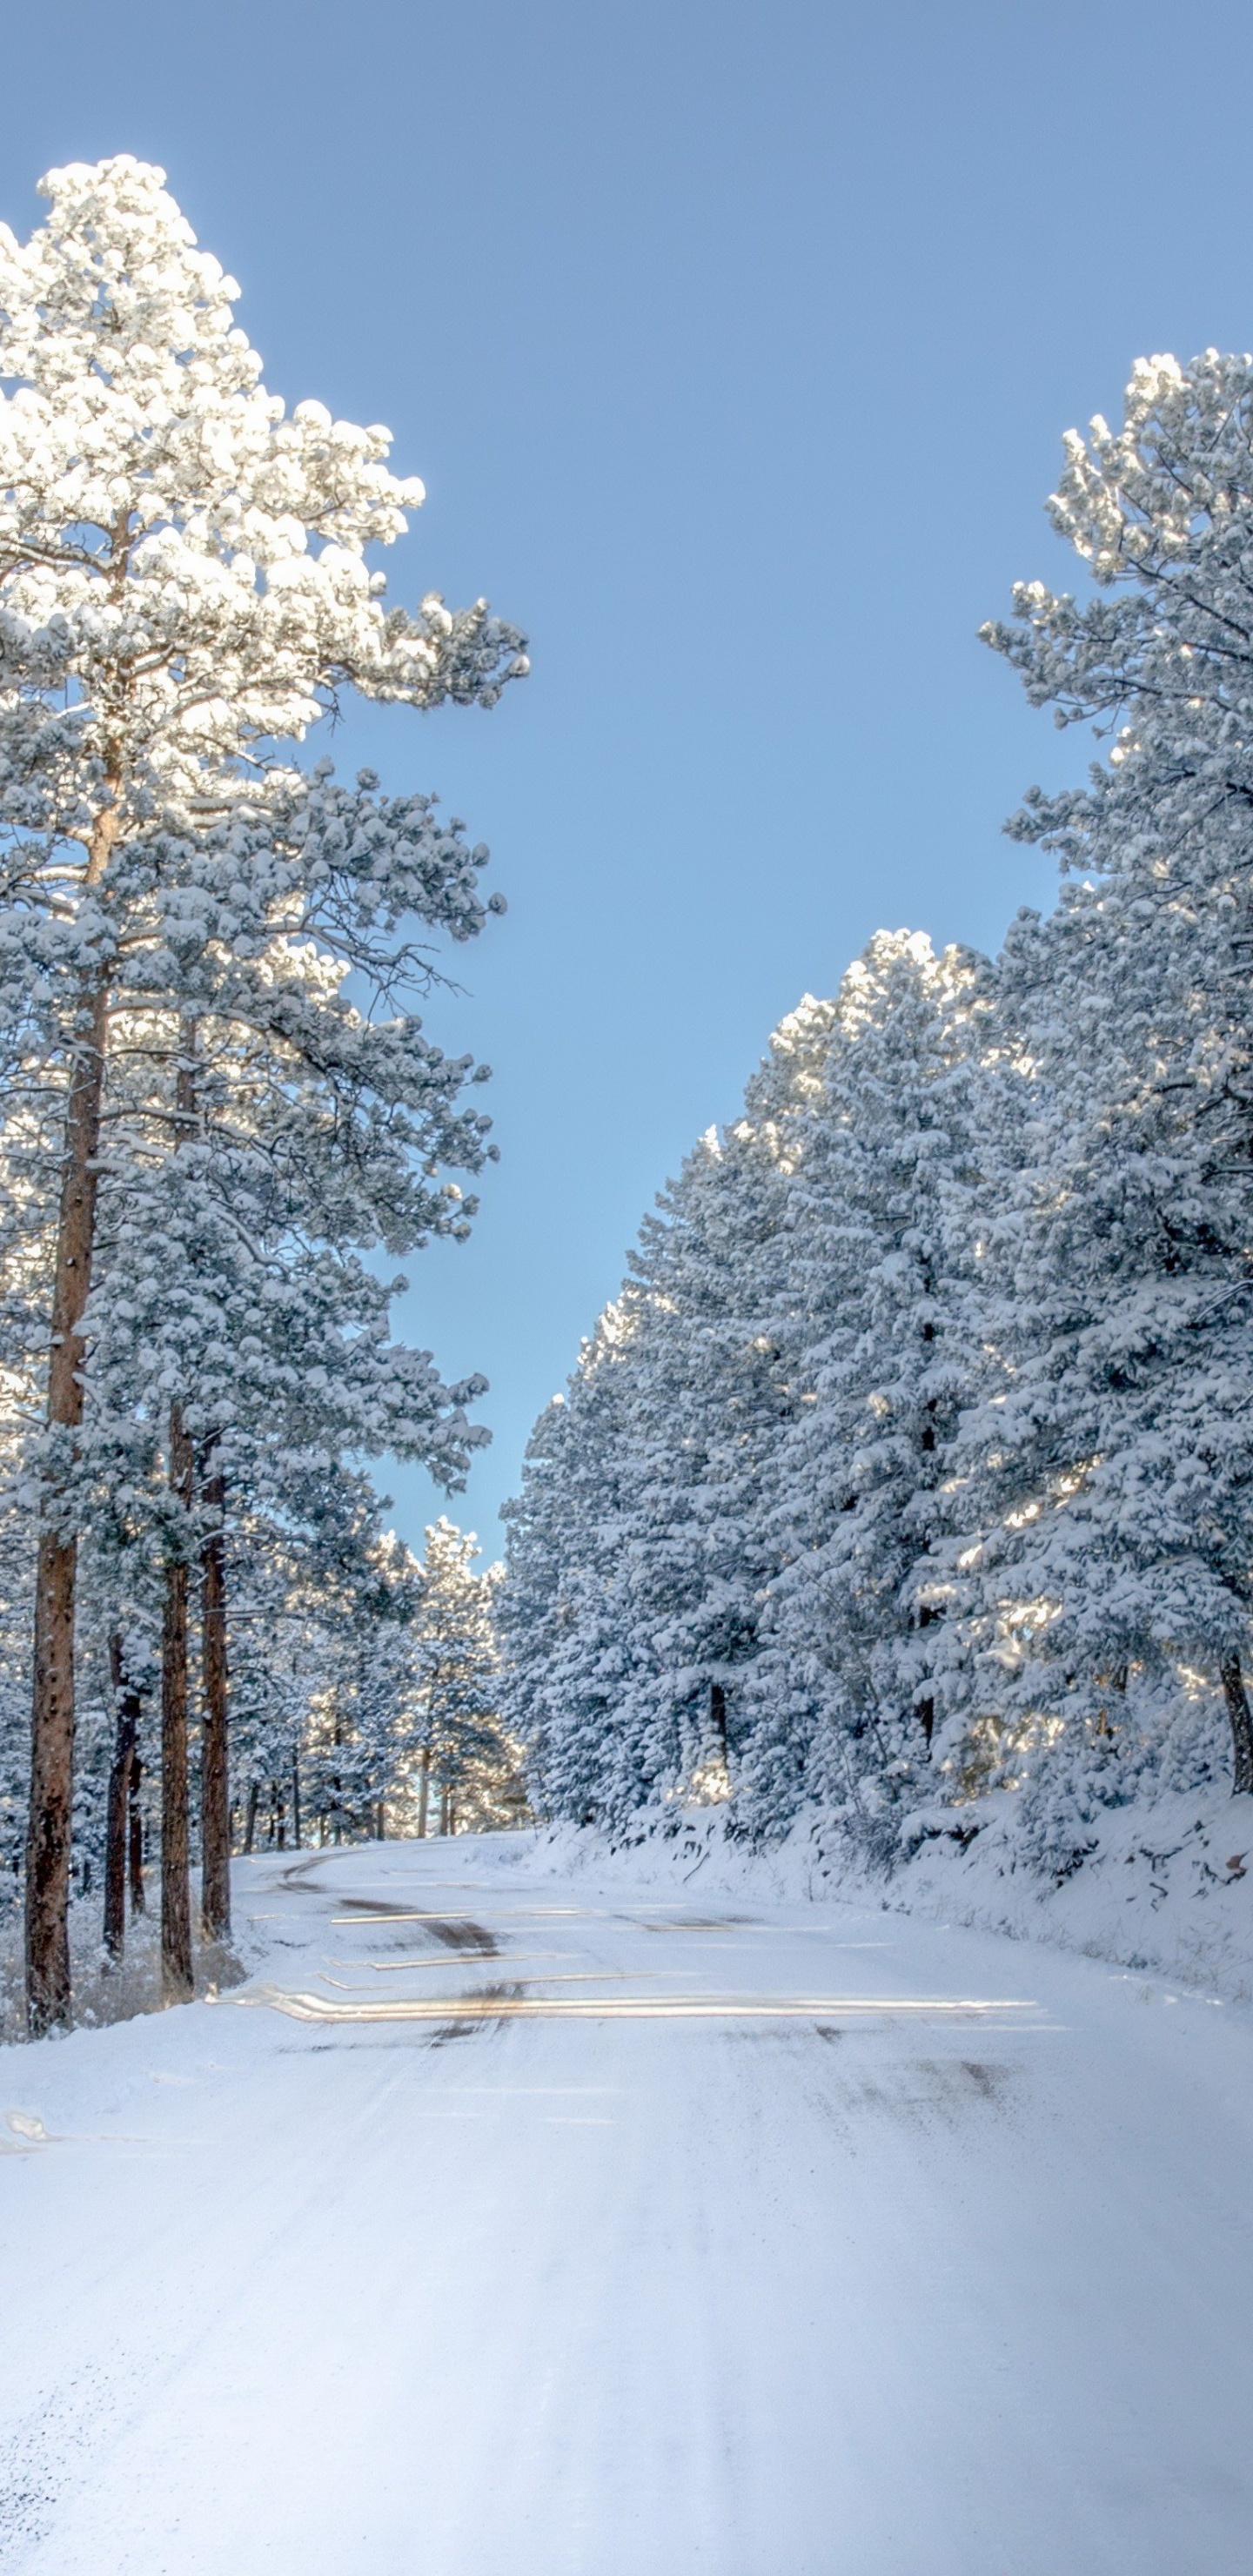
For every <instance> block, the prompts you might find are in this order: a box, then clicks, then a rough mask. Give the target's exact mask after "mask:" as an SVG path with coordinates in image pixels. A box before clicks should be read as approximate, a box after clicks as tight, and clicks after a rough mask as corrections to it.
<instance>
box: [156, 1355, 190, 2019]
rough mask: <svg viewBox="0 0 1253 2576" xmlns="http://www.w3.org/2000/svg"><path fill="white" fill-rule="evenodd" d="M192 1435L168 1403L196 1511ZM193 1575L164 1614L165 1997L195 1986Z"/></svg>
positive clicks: (172, 1563)
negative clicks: (190, 1720) (190, 1802)
mask: <svg viewBox="0 0 1253 2576" xmlns="http://www.w3.org/2000/svg"><path fill="white" fill-rule="evenodd" d="M192 1473H193V1461H192V1448H191V1437H190V1434H189V1433H188V1431H187V1428H186V1425H185V1424H184V1421H183V1412H182V1407H181V1405H179V1404H172V1405H171V1406H170V1462H169V1483H170V1491H171V1493H172V1494H174V1495H176V1496H177V1498H178V1500H179V1501H180V1502H181V1503H182V1504H183V1505H184V1506H185V1508H186V1509H187V1510H188V1511H190V1509H191V1505H192ZM187 1577H188V1566H187V1558H186V1555H185V1554H181V1555H178V1556H171V1557H170V1559H169V1561H168V1563H167V1565H166V1569H165V1608H164V1614H163V1617H162V1622H161V1987H162V1992H163V1994H164V1996H165V2000H166V2002H167V2004H178V2003H186V2002H188V2000H189V1999H190V1996H191V1993H192V1983H193V1981H192V1962H191V1886H190V1882H189V1879H188V1871H187V1861H188V1852H187V1841H188V1836H187V1588H188V1586H187Z"/></svg>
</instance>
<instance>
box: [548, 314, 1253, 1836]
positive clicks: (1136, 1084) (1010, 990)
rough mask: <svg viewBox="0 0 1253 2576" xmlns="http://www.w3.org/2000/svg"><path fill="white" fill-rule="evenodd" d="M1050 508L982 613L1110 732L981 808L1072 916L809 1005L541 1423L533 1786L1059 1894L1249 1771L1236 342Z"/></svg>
mask: <svg viewBox="0 0 1253 2576" xmlns="http://www.w3.org/2000/svg"><path fill="white" fill-rule="evenodd" d="M1050 507H1051V515H1052V520H1053V524H1054V526H1055V528H1056V529H1057V530H1058V532H1059V533H1060V534H1061V535H1062V536H1063V537H1065V538H1067V539H1068V540H1069V541H1070V542H1071V544H1072V545H1073V547H1074V549H1075V552H1076V554H1077V557H1078V559H1079V560H1078V565H1077V568H1076V569H1077V589H1076V595H1074V596H1069V595H1061V596H1059V595H1054V594H1053V593H1052V592H1051V591H1049V590H1048V589H1046V588H1045V587H1044V586H1043V585H1041V584H1039V583H1033V584H1030V585H1023V586H1021V587H1019V589H1018V590H1017V591H1016V593H1015V596H1014V602H1013V614H1012V617H1011V618H1010V620H1009V621H1008V622H1007V623H1005V624H997V625H992V626H989V627H988V628H986V629H985V638H986V641H987V642H988V643H989V644H990V645H991V647H992V648H993V650H994V651H996V652H997V653H999V654H1001V655H1003V656H1005V657H1006V658H1007V660H1008V661H1009V663H1010V664H1011V665H1012V666H1013V668H1014V669H1015V670H1016V671H1017V673H1018V674H1019V676H1020V678H1021V680H1022V683H1023V685H1024V687H1025V689H1026V691H1027V694H1028V697H1029V699H1030V701H1031V703H1032V704H1033V705H1035V706H1038V707H1044V708H1051V709H1052V711H1053V713H1054V716H1055V719H1056V722H1057V724H1058V725H1059V726H1062V727H1069V726H1073V725H1076V724H1083V725H1086V726H1094V727H1095V729H1096V732H1097V735H1098V750H1099V758H1098V760H1097V762H1096V764H1095V766H1093V767H1092V768H1091V770H1090V772H1089V775H1088V780H1087V783H1086V784H1085V785H1082V786H1077V787H1074V788H1071V789H1068V790H1066V791H1065V792H1063V793H1057V794H1052V795H1048V794H1045V793H1043V792H1039V791H1037V792H1034V793H1032V794H1031V795H1030V796H1028V797H1027V799H1026V802H1025V804H1024V806H1023V809H1022V811H1021V812H1020V813H1019V814H1018V815H1016V816H1015V818H1014V819H1013V821H1012V823H1011V824H1010V826H1009V828H1010V831H1011V832H1012V833H1013V834H1014V835H1015V836H1016V837H1017V838H1019V839H1021V840H1027V841H1032V842H1036V843H1038V844H1040V845H1042V846H1043V848H1045V849H1046V850H1049V851H1052V852H1055V853H1056V855H1057V858H1058V860H1059V861H1060V866H1061V890H1060V900H1059V902H1058V904H1057V907H1056V909H1055V910H1054V911H1053V912H1051V913H1050V914H1049V915H1048V917H1047V918H1041V917H1039V916H1038V915H1037V914H1035V913H1029V912H1025V913H1022V914H1020V915H1019V917H1018V919H1017V920H1016V921H1015V922H1014V924H1013V926H1012V928H1011V930H1010V933H1009V935H1008V937H1007V939H1006V942H1005V945H1004V949H1003V952H1002V953H1001V954H1000V955H999V956H998V957H996V958H995V959H989V958H986V957H983V956H981V955H977V954H975V953H973V952H972V951H970V950H968V949H962V948H950V949H948V950H946V951H945V952H944V953H943V954H942V955H936V954H935V953H933V950H932V947H931V945H930V944H929V942H928V940H927V939H926V938H925V937H924V936H921V935H919V934H910V933H907V932H903V931H902V932H884V933H883V934H881V935H880V936H878V937H877V938H875V939H873V940H872V941H871V943H870V945H869V947H868V948H867V950H866V953H865V954H864V956H862V957H861V958H860V959H859V960H858V961H857V963H856V964H855V965H853V966H852V967H851V968H850V970H849V972H848V973H847V975H846V976H845V978H844V980H843V983H842V984H841V986H840V989H839V991H838V993H837V994H836V996H835V998H834V1000H831V1001H815V1000H813V999H811V998H809V997H806V998H805V999H804V1000H803V1001H802V1002H801V1003H800V1005H799V1006H798V1008H797V1009H796V1010H795V1011H794V1012H792V1013H791V1014H790V1016H789V1017H788V1018H787V1019H785V1020H784V1021H783V1023H782V1025H781V1026H780V1027H779V1028H778V1029H777V1030H776V1032H775V1034H774V1036H773V1038H772V1039H771V1042H770V1048H769V1053H768V1055H767V1057H766V1058H765V1060H764V1062H763V1063H762V1065H761V1067H760V1068H759V1070H758V1072H757V1073H756V1074H755V1075H754V1076H753V1079H752V1080H751V1082H750V1083H749V1086H748V1089H747V1093H746V1095H745V1100H744V1107H743V1112H742V1115H741V1116H740V1117H739V1118H738V1119H736V1120H734V1121H733V1122H732V1123H731V1124H730V1125H729V1126H728V1127H727V1128H726V1129H725V1130H724V1131H720V1132H718V1131H711V1132H710V1133H709V1134H707V1135H705V1136H703V1137H702V1138H701V1139H700V1141H699V1142H698V1143H697V1144H696V1146H695V1147H694V1149H693V1151H692V1152H691V1154H690V1156H689V1157H688V1159H687V1161H686V1163H685V1164H684V1166H683V1169H682V1171H681V1173H680V1175H679V1177H678V1179H677V1180H676V1181H675V1182H674V1183H673V1184H672V1185H671V1186H670V1187H669V1188H668V1189H667V1190H666V1191H665V1193H664V1194H663V1195H662V1197H661V1199H660V1200H659V1202H658V1209H657V1213H656V1214H654V1215H651V1216H649V1217H648V1218H647V1219H646V1220H645V1222H644V1225H643V1227H642V1229H641V1233H640V1237H639V1241H638V1244H637V1247H636V1250H635V1252H634V1254H633V1256H632V1260H631V1270H630V1275H629V1277H628V1279H627V1281H626V1284H625V1286H624V1287H623V1290H622V1293H621V1295H620V1296H619V1297H618V1298H617V1299H616V1300H615V1301H614V1303H613V1304H612V1305H610V1306H609V1307H608V1308H607V1309H606V1311H605V1313H604V1314H603V1315H602V1316H601V1318H600V1321H599V1323H598V1324H597V1326H596V1329H595V1332H594V1333H593V1334H592V1336H591V1337H590V1339H589V1340H588V1342H587V1343H586V1344H585V1346H584V1349H583V1351H582V1353H581V1355H580V1358H579V1363H578V1367H577V1369H576V1371H575V1373H574V1375H573V1377H572V1379H571V1381H570V1384H569V1388H568V1390H567V1392H566V1393H565V1394H564V1395H562V1396H559V1397H557V1398H556V1399H555V1401H554V1402H553V1403H552V1404H551V1405H550V1406H549V1407H548V1409H547V1410H546V1412H545V1413H544V1414H543V1415H542V1417H541V1419H540V1421H539V1422H538V1424H537V1425H536V1428H535V1431H534V1434H533V1437H532V1440H531V1444H530V1449H529V1452H528V1457H527V1464H526V1469H525V1476H524V1481H523V1488H522V1493H521V1497H520V1499H519V1500H518V1501H517V1502H516V1503H515V1504H514V1505H513V1506H512V1507H511V1544H510V1559H509V1580H508V1584H507V1586H506V1590H505V1594H504V1602H503V1612H504V1626H505V1633H506V1642H507V1652H508V1659H509V1667H510V1674H509V1685H508V1709H509V1714H510V1718H511V1722H512V1724H513V1726H514V1728H515V1729H516V1731H517V1732H518V1733H519V1735H521V1736H522V1737H524V1738H525V1740H526V1741H527V1743H528V1745H529V1746H530V1747H531V1756H532V1763H533V1769H534V1781H535V1789H534V1794H535V1799H536V1803H537V1805H538V1807H539V1808H540V1810H541V1811H542V1812H544V1813H547V1814H549V1815H551V1816H553V1817H555V1818H563V1819H568V1820H571V1821H576V1822H584V1823H596V1824H598V1825H601V1826H607V1827H610V1828H613V1829H615V1830H618V1831H621V1830H622V1829H624V1828H626V1827H628V1826H630V1827H632V1828H634V1827H635V1826H636V1825H637V1824H638V1822H639V1820H640V1819H641V1818H644V1819H646V1818H647V1817H648V1815H649V1814H650V1813H651V1814H653V1815H654V1816H655V1817H659V1818H660V1819H661V1820H662V1821H663V1822H664V1821H665V1819H666V1818H667V1817H668V1818H669V1819H670V1820H671V1821H672V1822H675V1821H677V1820H678V1818H679V1816H680V1814H681V1813H682V1811H683V1810H684V1808H685V1807H686V1808H687V1809H688V1810H689V1811H690V1807H691V1803H692V1801H693V1800H696V1801H701V1800H703V1801H707V1802H722V1803H723V1804H724V1807H725V1823H726V1830H727V1831H728V1833H730V1834H731V1835H732V1836H736V1835H739V1836H743V1837H745V1838H748V1839H750V1840H751V1839H762V1838H770V1837H776V1836H778V1835H780V1834H782V1833H783V1832H785V1831H786V1830H787V1829H788V1828H789V1827H791V1826H793V1825H794V1824H795V1822H796V1820H797V1819H798V1818H801V1817H803V1816H805V1815H807V1814H810V1815H812V1814H814V1813H817V1814H819V1815H820V1816H821V1817H822V1818H823V1819H824V1830H825V1834H826V1846H827V1848H828V1850H835V1851H839V1850H843V1851H844V1853H845V1854H846V1856H847V1857H848V1859H849V1860H850V1862H856V1863H859V1864H860V1865H862V1866H872V1867H874V1866H878V1867H887V1868H891V1867H892V1866H893V1865H895V1864H897V1863H899V1862H901V1861H902V1860H904V1859H908V1858H909V1857H910V1856H911V1855H912V1854H914V1853H916V1852H917V1851H918V1850H919V1848H920V1846H921V1845H922V1844H923V1843H924V1842H926V1841H928V1840H930V1839H936V1838H942V1837H950V1838H952V1840H953V1841H955V1842H956V1844H957V1845H958V1846H959V1847H964V1846H965V1845H967V1844H969V1843H970V1842H971V1841H972V1840H973V1839H974V1838H975V1837H977V1836H978V1835H979V1833H980V1831H981V1828H982V1827H983V1825H984V1824H985V1823H986V1821H987V1819H988V1817H989V1816H990V1815H991V1814H992V1813H993V1812H995V1813H996V1814H997V1816H998V1819H999V1821H1000V1825H1001V1831H1002V1834H1006V1833H1007V1834H1008V1837H1009V1841H1010V1844H1011V1847H1012V1850H1013V1854H1014V1859H1015V1865H1019V1864H1021V1865H1023V1866H1025V1867H1026V1868H1027V1869H1028V1870H1034V1871H1036V1872H1038V1873H1040V1874H1041V1876H1042V1878H1044V1879H1045V1880H1047V1879H1052V1880H1054V1881H1058V1882H1060V1881H1062V1880H1065V1879H1066V1878H1067V1877H1068V1876H1069V1875H1071V1874H1072V1873H1074V1872H1075V1871H1076V1870H1077V1869H1079V1868H1080V1867H1081V1866H1082V1864H1083V1861H1084V1858H1085V1855H1086V1854H1087V1853H1088V1852H1089V1851H1090V1850H1091V1849H1092V1848H1093V1846H1094V1842H1095V1840H1096V1820H1097V1819H1099V1817H1100V1815H1101V1812H1102V1810H1108V1809H1111V1808H1115V1807H1118V1806H1125V1805H1128V1804H1134V1803H1135V1802H1152V1800H1153V1799H1154V1798H1156V1797H1158V1796H1160V1795H1162V1794H1164V1793H1166V1792H1167V1791H1172V1790H1176V1791H1189V1792H1192V1793H1195V1792H1196V1791H1197V1789H1198V1788H1200V1787H1202V1786H1205V1785H1208V1786H1210V1787H1213V1786H1214V1785H1215V1784H1217V1783H1220V1782H1221V1783H1223V1784H1225V1785H1229V1786H1230V1787H1233V1788H1234V1789H1235V1790H1236V1791H1238V1792H1243V1791H1248V1790H1250V1789H1253V1728H1251V1720H1250V1707H1249V1699H1248V1694H1247V1682H1246V1675H1247V1666H1248V1655H1249V1636H1250V1630H1249V1619H1250V1577H1251V1574H1253V1448H1251V1446H1250V1419H1251V1407H1253V1364H1251V1362H1250V1339H1249V1335H1250V1319H1251V1313H1253V1307H1251V1300H1253V1194H1251V1184H1253V1059H1251V1052H1250V1036H1251V1034H1253V1030H1251V1021H1250V1002H1249V990H1250V985H1249V977H1250V968H1251V966H1253V904H1251V900H1250V873H1249V853H1250V847H1251V840H1250V833H1251V828H1253V362H1251V361H1250V360H1249V359H1248V358H1245V357H1227V356H1221V355H1218V354H1216V353H1215V352H1213V351H1209V352H1207V353H1206V354H1205V355H1204V356H1203V357H1201V358H1199V359H1198V360H1196V361H1195V362H1194V363H1193V364H1192V365H1190V366H1189V367H1187V368H1183V367H1181V366H1179V365H1177V364H1176V362H1175V361H1174V360H1173V359H1170V358H1153V359H1150V360H1148V361H1146V362H1143V363H1141V364H1139V365H1138V366H1137V367H1136V369H1135V371H1134V374H1133V376H1132V379H1131V383H1130V386H1129V388H1128V393H1127V402H1126V417H1125V424H1124V426H1123V427H1122V428H1120V429H1110V428H1108V427H1107V426H1106V424H1105V423H1104V422H1103V421H1101V420H1099V419H1098V420H1097V421H1095V422H1094V423H1093V426H1092V431H1091V435H1090V437H1089V439H1087V440H1086V441H1085V440H1083V439H1081V438H1079V437H1077V436H1074V435H1072V436H1071V437H1070V439H1069V440H1068V442H1067V449H1066V461H1065V470H1064V474H1063V477H1062V480H1061V483H1060V487H1059V489H1058V491H1057V493H1056V494H1055V495H1054V497H1053V500H1052V502H1051V505H1050ZM1007 1792H1010V1793H1012V1798H1010V1799H1007V1797H1006V1795H1005V1793H1007ZM997 1793H1000V1794H999V1795H998V1794H997ZM1007 1818H1008V1823H1007V1821H1006V1819H1007ZM1241 1858H1242V1855H1241V1856H1237V1859H1236V1861H1234V1862H1233V1863H1231V1864H1229V1865H1228V1866H1229V1867H1231V1868H1238V1867H1239V1865H1240V1859H1241ZM1211 1874H1212V1873H1211Z"/></svg>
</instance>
